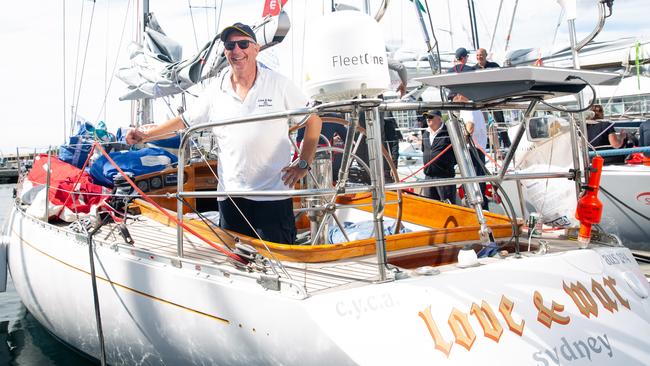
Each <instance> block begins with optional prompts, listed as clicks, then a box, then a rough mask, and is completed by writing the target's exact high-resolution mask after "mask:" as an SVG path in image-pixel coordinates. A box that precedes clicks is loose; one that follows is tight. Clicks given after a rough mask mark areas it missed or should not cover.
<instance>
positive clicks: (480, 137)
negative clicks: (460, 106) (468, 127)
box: [460, 110, 488, 149]
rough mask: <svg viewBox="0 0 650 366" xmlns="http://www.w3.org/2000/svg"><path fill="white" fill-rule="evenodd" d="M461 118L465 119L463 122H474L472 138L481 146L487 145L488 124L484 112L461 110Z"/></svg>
mask: <svg viewBox="0 0 650 366" xmlns="http://www.w3.org/2000/svg"><path fill="white" fill-rule="evenodd" d="M460 118H462V119H463V122H469V121H471V122H474V132H472V138H473V139H474V143H475V144H477V145H479V146H481V147H482V148H484V149H485V148H486V147H487V140H488V137H487V125H486V124H485V117H483V112H481V111H478V110H474V111H465V110H462V111H460Z"/></svg>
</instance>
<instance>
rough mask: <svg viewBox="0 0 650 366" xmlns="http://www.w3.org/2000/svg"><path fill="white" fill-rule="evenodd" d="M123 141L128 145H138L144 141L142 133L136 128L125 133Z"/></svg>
mask: <svg viewBox="0 0 650 366" xmlns="http://www.w3.org/2000/svg"><path fill="white" fill-rule="evenodd" d="M125 140H126V143H127V144H129V145H133V144H139V143H141V142H142V141H143V140H144V133H142V131H140V129H138V128H132V129H130V130H129V131H127V133H126V138H125Z"/></svg>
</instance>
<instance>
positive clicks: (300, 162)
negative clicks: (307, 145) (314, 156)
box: [296, 159, 311, 170]
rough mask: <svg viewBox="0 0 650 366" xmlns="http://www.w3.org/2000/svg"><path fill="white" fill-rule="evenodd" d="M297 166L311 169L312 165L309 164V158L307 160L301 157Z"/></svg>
mask: <svg viewBox="0 0 650 366" xmlns="http://www.w3.org/2000/svg"><path fill="white" fill-rule="evenodd" d="M296 166H297V167H298V168H300V169H307V170H311V167H310V166H309V163H308V162H307V160H305V159H300V160H298V164H296Z"/></svg>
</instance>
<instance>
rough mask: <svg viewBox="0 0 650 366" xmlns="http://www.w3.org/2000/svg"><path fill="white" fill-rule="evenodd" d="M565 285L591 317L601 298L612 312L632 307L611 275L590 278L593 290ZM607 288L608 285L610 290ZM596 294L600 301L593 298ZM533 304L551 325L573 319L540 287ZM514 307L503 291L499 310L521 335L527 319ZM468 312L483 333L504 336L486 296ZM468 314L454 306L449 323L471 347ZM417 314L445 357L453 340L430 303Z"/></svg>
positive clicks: (460, 341)
mask: <svg viewBox="0 0 650 366" xmlns="http://www.w3.org/2000/svg"><path fill="white" fill-rule="evenodd" d="M562 287H563V289H564V291H565V292H566V293H567V294H568V295H569V297H570V298H571V299H572V300H573V302H574V303H575V304H576V306H577V307H578V310H579V311H580V313H582V314H583V315H584V316H585V317H587V318H588V319H589V318H590V317H591V315H593V316H594V317H595V318H596V317H598V302H600V303H601V304H602V305H603V307H604V308H605V309H607V310H609V311H610V312H612V313H614V312H616V311H619V307H618V303H620V304H621V305H622V306H624V307H626V308H627V309H630V302H629V301H628V300H627V299H624V298H623V297H622V296H621V294H620V293H619V292H618V290H617V289H616V280H615V279H614V278H612V277H606V278H603V281H602V284H600V283H599V282H597V281H596V280H594V279H591V292H590V291H589V290H588V289H587V287H586V286H584V285H583V284H582V283H581V282H579V281H577V282H576V283H571V282H570V283H569V284H568V285H567V284H566V282H564V281H562ZM607 289H609V291H608V290H607ZM609 292H611V293H612V294H613V295H614V297H615V298H616V299H614V298H613V297H612V296H611V295H610V294H609ZM594 296H595V298H596V299H598V301H596V300H595V299H594ZM617 300H618V303H617ZM533 304H534V305H535V308H536V309H537V321H539V322H540V323H542V324H543V325H545V326H546V327H547V328H549V329H550V328H551V326H552V325H553V323H557V324H559V325H567V324H569V323H570V322H571V318H570V317H569V316H566V315H563V314H562V312H564V305H563V304H560V303H558V302H556V301H554V300H551V306H550V307H547V306H546V305H544V298H543V297H542V294H541V293H540V292H539V291H535V292H534V294H533ZM514 307H515V304H514V302H513V301H511V300H510V299H508V298H507V297H506V296H505V295H501V301H500V303H499V312H500V313H501V315H502V317H503V319H504V320H505V322H506V324H507V325H508V329H510V331H511V332H513V333H515V334H517V335H518V336H520V337H521V336H522V335H523V333H524V326H525V324H526V320H525V319H521V320H520V321H519V323H517V322H516V321H515V319H514V318H513V316H512V311H513V309H514ZM469 315H474V316H475V317H476V319H477V320H478V322H479V324H480V325H481V328H483V336H484V337H486V338H489V339H491V340H493V341H495V342H497V343H499V341H500V339H501V336H502V335H503V326H502V325H501V323H500V322H499V319H498V318H497V317H496V315H495V313H494V311H493V310H492V308H491V306H490V304H488V303H487V302H486V301H485V300H482V301H481V306H480V307H479V305H478V304H477V303H475V302H473V303H472V306H471V308H470V312H469ZM469 315H468V314H467V313H463V312H462V311H460V310H458V309H457V308H455V307H454V308H452V310H451V313H450V314H449V318H448V319H447V323H448V324H449V327H450V329H451V332H452V334H453V335H454V342H455V343H457V344H459V345H461V346H463V347H465V349H467V350H468V351H470V350H471V348H472V346H473V345H474V342H475V341H476V333H475V332H474V329H473V328H472V325H471V324H470V322H469ZM418 316H419V317H420V318H422V320H423V321H424V324H425V325H426V327H427V329H428V330H429V334H430V335H431V339H432V340H433V343H434V346H435V349H437V350H438V351H440V352H442V353H443V354H444V355H445V356H446V357H449V353H450V352H451V348H452V346H453V344H454V342H448V341H446V340H445V339H444V338H443V336H442V334H441V333H440V329H439V328H438V325H437V324H436V322H435V321H434V320H433V316H432V314H431V305H429V306H428V307H427V308H426V309H424V310H423V311H420V312H418Z"/></svg>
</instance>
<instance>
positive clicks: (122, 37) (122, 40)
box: [95, 0, 131, 121]
mask: <svg viewBox="0 0 650 366" xmlns="http://www.w3.org/2000/svg"><path fill="white" fill-rule="evenodd" d="M130 7H131V0H129V1H128V3H127V4H126V13H125V14H124V22H123V23H122V34H120V41H119V44H118V46H117V53H116V55H115V62H114V63H113V69H112V70H111V75H112V76H111V78H110V80H109V81H108V86H107V87H106V90H105V92H104V99H103V101H102V106H101V108H100V109H99V112H98V113H97V117H96V118H95V121H98V120H99V116H100V115H101V114H102V111H104V112H105V108H106V101H107V99H108V93H109V92H110V90H111V86H112V85H113V80H115V69H116V68H117V62H118V59H119V57H120V49H121V48H122V43H123V42H124V33H125V32H126V23H127V22H128V19H129V11H130ZM104 120H106V115H105V114H104Z"/></svg>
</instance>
